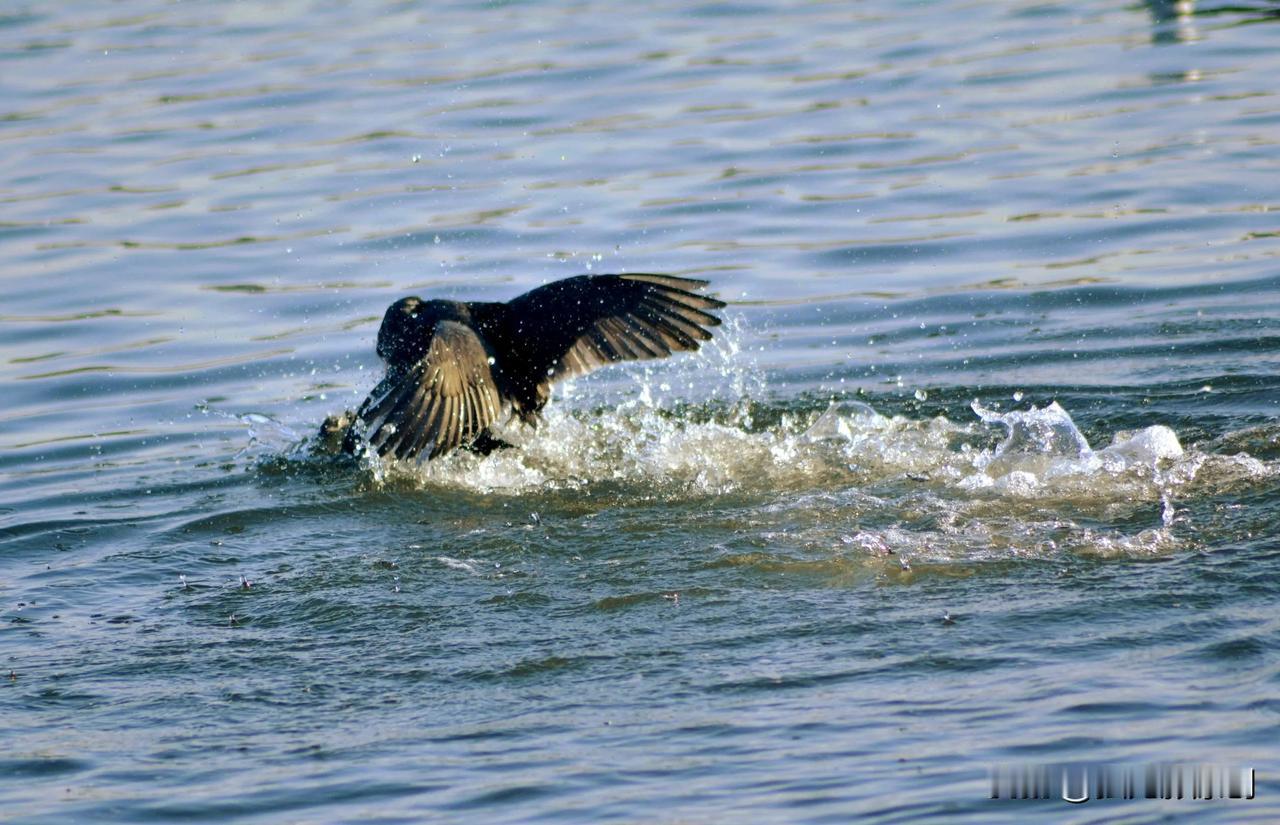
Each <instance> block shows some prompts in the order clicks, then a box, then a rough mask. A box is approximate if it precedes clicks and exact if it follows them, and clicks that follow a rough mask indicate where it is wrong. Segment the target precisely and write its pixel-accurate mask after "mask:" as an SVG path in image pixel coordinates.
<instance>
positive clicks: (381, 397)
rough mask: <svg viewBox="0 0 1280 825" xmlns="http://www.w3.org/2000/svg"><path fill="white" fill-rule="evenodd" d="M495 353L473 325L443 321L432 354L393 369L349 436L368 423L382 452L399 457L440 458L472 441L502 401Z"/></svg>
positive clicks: (371, 441)
mask: <svg viewBox="0 0 1280 825" xmlns="http://www.w3.org/2000/svg"><path fill="white" fill-rule="evenodd" d="M489 359H490V356H489V352H488V350H487V349H486V347H485V345H484V342H483V341H481V340H480V338H479V337H478V336H477V335H476V333H475V332H474V331H473V330H471V329H469V328H468V327H466V326H464V325H463V324H459V323H456V322H454V321H441V322H439V323H437V324H436V326H435V330H434V332H433V334H432V338H431V346H430V348H429V349H428V350H427V354H426V355H425V356H423V357H422V358H421V359H420V360H419V361H417V362H416V363H414V364H413V365H412V366H410V367H407V368H403V369H395V368H392V369H391V370H389V371H388V373H387V377H386V378H384V379H382V381H381V382H379V384H378V386H376V387H374V388H373V392H371V393H369V397H368V398H366V399H365V402H364V404H362V405H361V406H360V411H359V412H358V413H356V416H357V418H358V419H359V420H358V422H357V424H356V426H355V427H352V429H351V431H350V433H349V434H348V436H347V438H348V440H349V441H350V440H352V439H354V438H358V434H357V431H358V430H361V429H362V430H363V432H364V434H365V437H366V438H367V439H368V442H369V444H370V445H372V446H373V448H374V449H376V450H377V451H378V454H379V455H391V456H393V457H395V458H412V457H414V456H416V455H418V454H420V453H426V454H427V457H428V458H435V457H436V456H439V455H443V454H444V453H447V452H449V451H450V450H453V449H455V448H456V447H459V446H461V445H464V444H470V443H471V442H472V441H474V440H475V439H476V438H477V437H478V436H479V435H480V433H482V432H484V429H485V428H486V427H488V426H489V425H490V424H492V423H493V422H494V421H495V420H496V419H497V418H498V411H499V409H500V407H501V401H500V399H499V396H498V390H497V388H496V387H495V386H494V383H493V375H492V373H491V371H490V369H489V363H490V360H489ZM361 425H363V427H362V426H361ZM344 446H347V447H348V449H350V448H352V447H354V446H355V445H354V444H348V445H344Z"/></svg>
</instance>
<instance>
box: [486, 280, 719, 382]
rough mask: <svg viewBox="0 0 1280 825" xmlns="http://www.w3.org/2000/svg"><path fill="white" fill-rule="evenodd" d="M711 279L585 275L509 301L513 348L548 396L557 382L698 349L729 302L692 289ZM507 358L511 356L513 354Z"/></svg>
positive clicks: (706, 339)
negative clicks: (619, 364)
mask: <svg viewBox="0 0 1280 825" xmlns="http://www.w3.org/2000/svg"><path fill="white" fill-rule="evenodd" d="M706 285H707V282H706V281H701V280H695V279H693V278H678V277H675V276H674V275H645V274H634V275H579V276H578V277H576V278H566V279H565V280H563V281H555V282H554V283H550V284H547V285H546V286H541V287H538V288H537V289H535V290H532V291H530V292H527V293H525V294H524V295H521V296H520V297H518V298H516V299H514V300H512V301H510V302H508V304H507V318H508V319H510V320H509V321H508V324H509V325H514V327H515V329H514V330H512V331H511V332H512V335H511V337H512V339H513V346H512V349H513V353H512V354H513V355H515V356H516V357H517V358H519V360H520V361H522V362H523V363H524V365H525V367H526V368H527V370H528V372H527V373H526V374H529V375H532V376H536V380H537V381H538V387H537V392H538V395H539V397H540V398H545V396H546V393H547V390H548V388H549V385H550V383H551V382H553V381H555V380H558V379H560V378H566V377H569V376H572V375H582V374H584V373H587V372H591V371H592V370H594V369H596V368H598V367H603V366H605V365H607V364H612V363H616V362H618V361H639V360H646V359H651V358H664V357H666V356H668V355H670V354H671V353H673V352H681V351H689V350H696V349H697V348H698V347H699V346H700V345H701V343H702V342H703V341H709V340H710V339H711V332H710V331H709V330H708V329H707V327H715V326H719V325H720V319H719V318H717V317H716V316H714V315H712V314H710V313H709V312H707V310H709V309H720V308H722V307H723V306H724V302H723V301H717V300H716V299H715V298H709V297H707V296H705V295H698V294H696V293H695V292H694V291H693V290H696V289H701V288H703V287H705V286H706ZM502 357H503V358H507V357H509V356H508V355H507V354H506V353H503V354H502Z"/></svg>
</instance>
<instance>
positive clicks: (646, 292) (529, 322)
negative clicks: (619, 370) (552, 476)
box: [320, 273, 725, 461]
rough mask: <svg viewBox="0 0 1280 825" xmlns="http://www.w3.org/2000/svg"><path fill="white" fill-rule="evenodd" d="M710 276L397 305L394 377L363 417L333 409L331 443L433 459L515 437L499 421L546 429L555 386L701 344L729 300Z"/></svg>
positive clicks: (638, 278)
mask: <svg viewBox="0 0 1280 825" xmlns="http://www.w3.org/2000/svg"><path fill="white" fill-rule="evenodd" d="M708 285H709V282H708V281H705V280H700V279H695V278H685V277H680V276H676V275H658V274H646V273H629V274H607V275H577V276H575V277H571V278H564V279H562V280H558V281H552V282H551V283H548V284H545V285H543V286H540V287H538V288H536V289H533V290H531V291H529V292H526V293H525V294H523V295H520V296H518V297H516V298H513V299H512V300H510V301H506V302H493V301H465V302H464V301H448V300H423V299H422V298H419V297H417V296H414V295H411V296H408V297H405V298H401V299H400V300H398V301H396V302H395V303H393V304H392V305H391V306H390V307H389V308H388V309H387V311H386V314H385V315H384V316H383V318H382V325H381V326H380V327H379V329H378V339H377V347H376V350H377V353H378V355H379V356H380V357H381V358H382V360H383V361H385V362H386V375H385V376H384V377H383V378H382V380H381V381H379V382H378V384H377V385H376V386H375V387H374V388H373V390H372V391H371V392H370V393H369V396H368V397H367V398H366V399H365V400H364V403H362V404H361V405H360V408H359V409H358V410H357V411H356V412H355V413H349V412H348V413H344V414H342V415H341V416H330V417H329V418H328V419H327V420H326V421H325V423H324V425H323V426H322V427H321V431H320V440H321V442H322V443H325V442H328V443H329V444H336V443H337V439H338V438H339V437H340V438H341V447H340V449H341V450H342V451H343V452H346V453H350V454H353V455H359V454H361V453H364V452H366V451H369V450H372V451H374V452H376V453H377V454H378V455H380V456H382V457H384V458H394V459H401V460H409V459H417V460H419V461H421V460H424V457H425V460H427V461H430V460H432V459H436V458H439V457H441V456H444V455H446V454H448V453H450V452H453V451H454V450H457V449H459V448H465V449H470V450H472V451H474V452H479V453H481V454H486V455H487V454H488V453H489V452H491V451H492V450H494V449H499V448H503V447H509V446H511V445H509V444H507V443H506V442H503V441H501V440H500V439H498V438H496V437H495V436H494V435H493V433H492V431H491V428H492V427H494V426H495V425H496V424H498V423H499V420H500V419H503V417H504V416H505V420H506V421H510V420H512V419H518V420H519V421H520V422H522V423H525V424H529V425H531V426H535V427H536V426H537V423H538V419H539V417H540V416H539V414H540V413H541V411H542V408H543V407H545V406H546V404H547V402H548V400H549V399H550V396H551V386H552V384H554V383H555V382H557V381H559V380H562V379H565V378H570V377H573V376H578V375H585V374H586V373H589V372H593V371H594V370H596V369H598V368H600V367H604V366H607V365H609V364H614V363H618V362H621V361H643V360H651V359H656V358H665V357H667V356H668V355H671V354H672V353H675V352H692V351H696V350H697V349H698V348H699V347H700V346H701V345H702V343H703V342H705V341H709V340H711V337H712V336H711V330H710V328H712V327H717V326H719V325H720V323H721V320H720V318H719V317H717V316H715V315H712V314H711V312H709V310H719V309H723V308H724V307H725V303H724V302H723V301H720V300H717V299H716V298H712V297H710V296H708V295H704V294H700V293H699V290H702V289H705V288H706V287H707V286H708Z"/></svg>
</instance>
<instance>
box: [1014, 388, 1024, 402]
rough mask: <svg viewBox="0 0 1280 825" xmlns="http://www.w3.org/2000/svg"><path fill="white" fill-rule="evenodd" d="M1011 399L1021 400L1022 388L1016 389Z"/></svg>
mask: <svg viewBox="0 0 1280 825" xmlns="http://www.w3.org/2000/svg"><path fill="white" fill-rule="evenodd" d="M1013 400H1014V401H1021V400H1022V390H1018V391H1017V392H1015V393H1014V394H1013Z"/></svg>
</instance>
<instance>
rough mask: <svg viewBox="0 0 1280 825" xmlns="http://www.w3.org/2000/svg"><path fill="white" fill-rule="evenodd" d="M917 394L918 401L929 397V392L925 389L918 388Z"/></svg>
mask: <svg viewBox="0 0 1280 825" xmlns="http://www.w3.org/2000/svg"><path fill="white" fill-rule="evenodd" d="M915 396H916V400H917V401H924V400H926V399H927V398H928V397H929V393H927V392H926V391H924V390H916V392H915Z"/></svg>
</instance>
